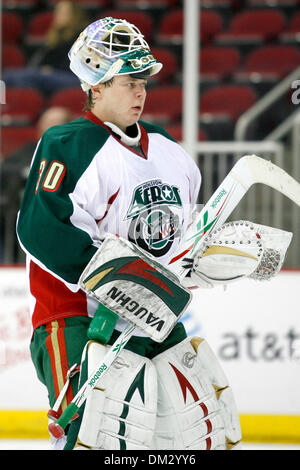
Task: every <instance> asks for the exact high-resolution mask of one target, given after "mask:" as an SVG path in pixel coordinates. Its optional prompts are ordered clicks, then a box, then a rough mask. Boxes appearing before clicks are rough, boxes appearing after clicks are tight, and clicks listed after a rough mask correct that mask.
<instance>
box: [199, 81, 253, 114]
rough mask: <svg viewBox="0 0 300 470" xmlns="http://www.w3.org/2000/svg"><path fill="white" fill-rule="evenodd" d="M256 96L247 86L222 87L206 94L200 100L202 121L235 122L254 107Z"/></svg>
mask: <svg viewBox="0 0 300 470" xmlns="http://www.w3.org/2000/svg"><path fill="white" fill-rule="evenodd" d="M255 102H256V94H255V93H254V91H253V90H252V88H250V87H249V86H246V85H221V86H216V87H213V88H211V89H209V90H207V91H206V92H204V93H203V94H202V96H201V98H200V118H201V121H202V120H203V121H206V122H208V121H214V120H225V121H233V122H235V121H236V120H237V119H238V118H239V116H240V115H241V114H243V113H244V112H245V111H246V110H247V109H249V108H250V107H251V106H253V105H254V104H255Z"/></svg>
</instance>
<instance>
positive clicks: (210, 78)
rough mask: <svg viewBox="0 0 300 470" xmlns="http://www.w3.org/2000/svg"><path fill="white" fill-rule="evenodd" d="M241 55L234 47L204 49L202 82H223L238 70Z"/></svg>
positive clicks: (201, 66) (201, 54) (201, 57)
mask: <svg viewBox="0 0 300 470" xmlns="http://www.w3.org/2000/svg"><path fill="white" fill-rule="evenodd" d="M240 63H241V55H240V52H239V51H238V49H236V48H234V47H214V46H208V47H204V48H203V49H202V50H201V51H200V80H201V82H203V81H204V82H208V83H210V82H221V81H223V80H224V79H226V78H228V77H230V76H231V75H232V74H233V73H234V72H236V71H237V70H238V67H239V65H240Z"/></svg>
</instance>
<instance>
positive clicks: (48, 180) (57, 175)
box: [35, 158, 66, 193]
mask: <svg viewBox="0 0 300 470" xmlns="http://www.w3.org/2000/svg"><path fill="white" fill-rule="evenodd" d="M46 166H47V160H45V158H43V159H42V160H41V164H40V168H39V177H38V180H37V183H36V187H35V193H37V192H38V189H39V186H40V184H41V186H42V189H44V190H45V191H50V192H54V191H57V189H58V188H59V186H60V183H61V182H62V179H63V177H64V175H65V173H66V167H65V165H64V164H63V163H61V162H59V161H57V160H53V161H52V162H51V163H50V165H49V168H48V170H47V172H46V174H45V177H44V179H43V181H42V183H41V180H42V177H43V174H44V171H45V169H46Z"/></svg>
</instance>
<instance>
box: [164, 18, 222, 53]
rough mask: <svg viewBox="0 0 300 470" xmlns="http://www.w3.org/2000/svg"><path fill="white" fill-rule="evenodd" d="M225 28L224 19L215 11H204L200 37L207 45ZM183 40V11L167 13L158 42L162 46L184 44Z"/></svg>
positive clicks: (201, 19)
mask: <svg viewBox="0 0 300 470" xmlns="http://www.w3.org/2000/svg"><path fill="white" fill-rule="evenodd" d="M222 28H223V19H222V17H221V15H219V14H218V13H217V12H215V11H210V10H204V11H201V14H200V37H201V41H202V42H203V43H204V44H206V43H208V42H210V41H211V40H212V39H213V37H214V36H215V35H216V34H218V33H220V32H221V31H222ZM182 38H183V10H182V9H176V10H173V11H172V10H171V11H170V12H168V13H166V14H165V15H164V16H163V18H162V21H161V23H160V25H159V28H158V33H157V37H156V38H155V39H156V41H157V42H158V43H160V44H175V45H176V44H179V45H180V44H182Z"/></svg>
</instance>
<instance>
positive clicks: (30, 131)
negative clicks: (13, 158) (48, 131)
mask: <svg viewBox="0 0 300 470" xmlns="http://www.w3.org/2000/svg"><path fill="white" fill-rule="evenodd" d="M36 134H37V132H36V128H35V126H24V127H2V129H1V158H2V159H3V158H6V157H7V156H9V155H11V154H12V153H13V152H15V151H16V150H18V149H20V148H22V147H23V146H24V145H26V144H27V143H28V142H32V141H35V140H36Z"/></svg>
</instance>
